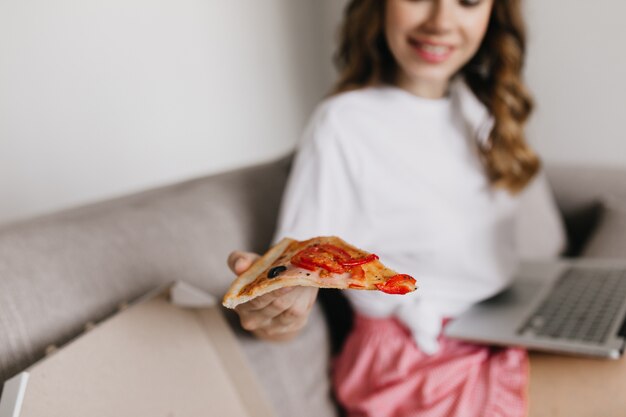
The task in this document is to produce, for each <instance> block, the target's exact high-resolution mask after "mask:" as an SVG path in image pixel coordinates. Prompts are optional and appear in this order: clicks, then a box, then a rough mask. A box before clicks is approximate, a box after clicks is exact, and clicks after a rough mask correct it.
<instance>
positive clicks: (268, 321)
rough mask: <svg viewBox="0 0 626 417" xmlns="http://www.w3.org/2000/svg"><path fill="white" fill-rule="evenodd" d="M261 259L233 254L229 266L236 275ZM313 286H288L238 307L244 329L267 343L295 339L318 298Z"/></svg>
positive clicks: (250, 254) (242, 254) (257, 256)
mask: <svg viewBox="0 0 626 417" xmlns="http://www.w3.org/2000/svg"><path fill="white" fill-rule="evenodd" d="M258 258H259V255H257V254H255V253H250V252H240V251H234V252H232V253H231V254H230V255H229V256H228V266H229V267H230V269H231V270H232V271H233V272H234V273H235V274H237V275H241V274H243V273H244V272H245V271H246V270H248V268H250V266H251V265H252V264H253V263H254V261H256V260H257V259H258ZM317 291H318V289H317V288H314V287H287V288H281V289H279V290H276V291H272V292H270V293H268V294H264V295H262V296H260V297H257V298H254V299H252V300H250V301H248V302H247V303H243V304H239V305H238V306H237V307H235V311H236V312H237V313H238V314H239V319H240V320H241V326H242V327H243V328H244V329H246V330H249V331H251V332H252V333H254V335H256V336H257V337H259V338H261V339H265V340H272V341H282V340H289V339H291V338H293V337H294V336H295V335H297V334H298V332H299V331H300V330H301V329H302V328H303V327H304V325H305V324H306V322H307V319H308V318H309V313H310V312H311V308H312V307H313V304H314V303H315V298H316V297H317Z"/></svg>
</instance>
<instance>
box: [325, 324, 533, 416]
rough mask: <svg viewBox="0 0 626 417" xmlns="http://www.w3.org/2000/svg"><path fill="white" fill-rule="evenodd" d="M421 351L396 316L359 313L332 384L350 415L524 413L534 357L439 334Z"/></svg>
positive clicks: (482, 414) (510, 349)
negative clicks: (435, 343)
mask: <svg viewBox="0 0 626 417" xmlns="http://www.w3.org/2000/svg"><path fill="white" fill-rule="evenodd" d="M439 342H440V346H441V348H440V350H439V352H438V353H437V354H435V355H432V356H428V355H426V354H424V353H422V352H421V351H420V350H419V348H418V347H417V345H416V344H415V342H414V341H413V339H412V337H411V335H410V333H409V331H408V330H407V329H406V328H405V327H404V326H403V325H402V324H401V323H400V322H399V321H397V320H396V319H393V318H388V319H373V318H366V317H363V316H359V315H357V316H356V318H355V326H354V329H353V331H352V333H351V334H350V336H349V337H348V340H347V341H346V344H345V346H344V348H343V351H342V352H341V354H340V355H339V356H338V357H337V358H336V360H335V363H334V367H333V368H334V369H333V382H334V389H335V394H336V396H337V399H338V400H339V402H340V403H341V404H342V406H343V407H344V408H345V409H346V411H347V413H348V416H349V417H409V416H420V417H444V416H445V417H522V416H525V415H526V413H527V398H526V386H527V383H528V355H527V353H526V351H525V350H523V349H518V348H494V347H487V346H480V345H474V344H469V343H463V342H459V341H454V340H451V339H447V338H445V337H443V336H440V338H439Z"/></svg>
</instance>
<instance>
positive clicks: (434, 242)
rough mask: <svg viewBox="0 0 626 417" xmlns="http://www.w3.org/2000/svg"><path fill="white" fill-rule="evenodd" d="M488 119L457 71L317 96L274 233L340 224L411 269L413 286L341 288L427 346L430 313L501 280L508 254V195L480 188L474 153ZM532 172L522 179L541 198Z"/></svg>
mask: <svg viewBox="0 0 626 417" xmlns="http://www.w3.org/2000/svg"><path fill="white" fill-rule="evenodd" d="M490 120H491V119H490V118H489V116H488V114H487V112H486V110H485V108H484V107H483V106H482V104H480V102H478V100H476V98H475V97H474V96H473V94H472V93H471V92H470V91H469V89H468V88H467V86H465V84H464V83H462V82H455V83H453V85H452V87H451V91H450V94H449V96H448V97H446V98H442V99H436V100H431V99H424V98H420V97H417V96H414V95H412V94H410V93H408V92H406V91H404V90H402V89H399V88H397V87H393V86H380V87H372V88H366V89H361V90H357V91H352V92H347V93H342V94H339V95H336V96H334V97H331V98H329V99H327V100H325V101H324V102H322V103H321V104H320V105H319V106H318V108H317V110H316V111H315V113H314V115H313V117H312V118H311V120H310V123H309V125H308V127H307V128H306V130H305V132H304V134H303V137H302V141H301V143H300V146H299V149H298V153H297V155H296V158H295V160H294V165H293V168H292V172H291V175H290V178H289V180H288V183H287V188H286V191H285V195H284V197H283V202H282V206H281V211H280V216H279V221H278V229H277V231H276V234H275V238H274V240H275V241H277V240H279V239H280V238H282V237H285V236H288V237H292V238H295V239H299V240H304V239H308V238H310V237H313V236H324V235H336V236H340V237H342V238H343V239H345V240H346V241H348V242H350V243H351V244H353V245H355V246H357V247H361V248H363V249H365V250H367V251H369V252H373V253H376V254H378V255H379V256H380V259H381V261H382V262H383V263H385V264H387V265H388V266H389V267H391V268H393V269H395V270H396V271H398V272H400V273H406V274H409V275H412V276H413V277H415V278H416V280H417V282H418V286H419V288H418V290H417V291H416V292H414V293H411V294H407V295H404V296H397V295H389V294H384V293H380V292H376V291H357V290H351V291H346V295H347V296H348V299H349V300H350V301H351V303H352V305H353V306H354V308H355V309H356V310H357V311H358V312H359V313H360V314H363V315H367V316H374V317H386V316H390V315H395V316H396V317H398V318H399V319H400V320H401V321H403V322H404V323H405V324H406V325H407V326H408V327H409V329H411V331H412V333H413V336H414V338H415V340H416V341H417V343H418V344H419V345H420V347H421V348H422V349H423V350H424V351H426V352H434V351H436V349H437V343H436V337H437V335H438V333H439V332H440V330H441V323H442V319H443V318H445V317H452V316H455V315H456V314H458V313H460V312H461V311H463V310H464V309H466V308H467V307H469V306H470V305H472V304H473V303H475V302H477V301H479V300H482V299H484V298H486V297H488V296H490V295H492V294H494V293H496V292H497V291H499V290H501V289H502V288H503V287H504V286H506V285H507V284H508V283H509V282H510V280H511V278H512V274H513V272H514V270H515V268H516V265H517V262H518V259H519V256H520V251H519V247H518V242H517V239H516V236H517V234H518V233H517V232H516V227H517V226H516V225H517V223H518V222H517V220H516V219H517V217H518V216H517V211H518V207H519V206H520V196H512V195H511V194H509V193H508V192H507V191H504V190H496V189H494V188H492V187H491V186H490V184H489V181H488V179H487V176H486V174H485V171H484V169H483V166H482V165H481V162H480V160H479V157H478V144H479V143H480V142H481V141H484V140H485V139H486V135H487V134H488V132H489V129H490V127H491V124H490ZM538 181H543V179H542V177H539V180H538ZM538 181H535V182H538ZM543 183H544V184H543V185H541V186H540V187H537V186H535V187H534V188H538V189H539V190H538V191H539V194H540V195H543V196H546V197H542V198H543V199H544V200H545V199H546V198H549V193H547V192H545V190H546V187H545V181H543ZM535 194H537V193H535ZM542 206H543V207H544V209H543V210H541V211H542V215H544V216H547V218H548V220H547V221H546V223H548V224H550V225H552V226H554V227H553V229H554V230H557V236H556V238H552V242H544V246H545V248H546V249H545V254H539V255H540V256H541V255H545V256H551V255H555V254H557V253H558V252H559V251H560V249H561V248H562V245H563V240H564V239H563V232H562V227H561V228H559V226H560V222H559V219H558V217H557V214H556V210H555V209H554V205H553V202H551V201H545V202H544V203H542ZM558 233H560V235H558Z"/></svg>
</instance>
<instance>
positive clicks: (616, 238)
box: [0, 157, 626, 417]
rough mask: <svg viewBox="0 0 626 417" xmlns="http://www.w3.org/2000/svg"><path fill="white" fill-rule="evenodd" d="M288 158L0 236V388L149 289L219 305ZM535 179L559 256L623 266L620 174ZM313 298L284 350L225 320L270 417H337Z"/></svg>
mask: <svg viewBox="0 0 626 417" xmlns="http://www.w3.org/2000/svg"><path fill="white" fill-rule="evenodd" d="M289 161H290V158H289V157H286V158H283V159H281V160H279V161H276V162H272V163H269V164H264V165H261V166H256V167H252V168H247V169H242V170H237V171H233V172H228V173H223V174H219V175H212V176H208V177H205V178H200V179H196V180H192V181H188V182H184V183H180V184H175V185H171V186H167V187H162V188H158V189H154V190H149V191H146V192H143V193H139V194H134V195H130V196H127V197H123V198H118V199H114V200H109V201H104V202H101V203H97V204H93V205H90V206H86V207H81V208H77V209H71V210H66V211H63V212H60V213H57V214H53V215H49V216H45V217H41V218H36V219H32V220H28V221H22V222H18V223H14V224H9V225H5V226H2V227H0V383H1V382H2V381H4V380H5V379H7V378H8V377H10V376H12V375H14V374H15V373H17V372H19V371H20V370H22V369H24V368H26V367H27V366H28V365H30V364H32V363H33V362H35V361H37V360H38V359H40V358H42V357H43V356H44V353H45V350H46V347H47V346H49V345H51V344H55V345H61V344H63V343H64V342H66V341H68V340H70V339H71V338H73V337H75V336H76V335H77V334H79V333H80V332H81V331H82V330H83V328H84V326H85V323H87V322H90V321H98V320H101V319H103V318H105V317H107V316H108V315H110V314H111V313H112V312H114V311H115V310H116V308H117V306H118V305H119V304H120V303H122V302H125V301H130V300H132V299H134V298H136V297H138V296H139V295H141V294H143V293H145V292H147V291H148V290H150V289H152V288H154V287H155V286H156V285H158V284H161V283H166V282H170V281H172V280H176V279H182V280H185V281H187V282H190V283H192V284H194V285H196V286H198V287H201V288H204V289H206V290H208V291H209V292H211V293H213V294H215V295H217V296H221V295H222V294H223V293H224V292H225V290H226V288H227V287H228V285H229V283H230V282H231V280H232V279H233V275H232V273H231V272H230V271H229V270H228V268H227V266H226V262H225V260H226V257H227V255H228V253H229V252H230V251H231V250H233V249H245V250H251V251H256V252H262V251H263V250H264V249H266V248H267V246H268V244H269V242H270V239H271V237H272V232H273V230H274V226H275V220H276V213H277V209H278V206H279V201H280V197H281V193H282V189H283V187H284V184H285V180H286V177H287V174H288V170H289ZM547 173H548V178H549V180H550V183H551V185H552V187H553V188H554V190H555V193H556V197H557V201H558V203H559V205H560V207H561V208H562V210H563V215H564V217H565V220H566V224H567V228H568V234H569V237H570V246H569V249H568V254H569V255H571V256H577V255H580V254H583V255H588V256H596V257H624V258H626V170H611V169H602V168H593V167H588V168H580V167H573V166H569V167H568V166H561V167H548V169H547ZM322 293H324V294H325V295H324V296H323V297H322V303H319V304H318V305H317V306H316V307H315V309H314V312H313V314H312V316H311V319H310V322H309V324H308V325H307V327H306V329H305V331H304V332H303V333H302V334H301V335H300V336H299V337H298V338H297V339H296V340H294V341H291V342H288V343H277V344H272V343H266V342H261V341H257V340H255V339H253V338H251V337H250V336H248V335H247V334H245V333H244V332H243V331H241V330H240V329H239V328H238V326H237V322H236V318H235V317H233V316H232V314H230V313H227V314H228V317H229V318H230V319H231V320H232V322H233V327H234V328H235V329H236V331H237V333H238V336H239V340H240V342H241V346H242V347H243V350H244V352H245V353H246V355H247V356H248V357H249V358H250V360H251V363H252V364H253V369H254V371H255V372H256V373H257V375H258V378H259V379H260V381H261V383H262V385H263V386H264V387H266V390H265V391H266V395H267V396H268V398H269V399H270V401H271V402H273V403H274V405H275V407H276V409H277V411H278V414H279V415H280V416H285V417H287V416H295V415H297V416H315V417H322V416H334V415H337V410H336V408H335V404H334V402H333V400H332V398H331V393H330V383H329V378H328V370H329V363H330V357H331V349H332V348H333V346H334V347H335V348H336V347H337V343H338V342H340V339H341V335H342V334H344V333H345V330H346V328H347V327H348V326H349V317H347V316H348V314H347V313H346V312H345V310H344V308H345V305H344V304H342V303H341V299H340V298H338V297H336V295H337V293H333V292H322ZM321 306H325V308H322V307H321ZM323 311H325V312H326V313H327V314H330V315H331V316H332V318H333V320H326V319H325V316H324V314H323ZM329 322H332V323H333V324H334V326H330V327H329V326H328V325H327V323H329ZM337 325H338V326H337ZM331 336H332V337H331ZM333 341H334V342H336V343H335V344H334V345H333V344H331V342H333Z"/></svg>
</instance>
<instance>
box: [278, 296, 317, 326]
mask: <svg viewBox="0 0 626 417" xmlns="http://www.w3.org/2000/svg"><path fill="white" fill-rule="evenodd" d="M316 295H317V288H316V289H315V291H309V292H306V293H304V294H302V295H301V296H300V297H298V298H297V299H296V300H295V301H294V302H293V304H292V305H291V307H290V308H288V309H285V310H284V311H282V312H281V313H280V314H277V315H276V316H275V317H274V319H273V321H272V324H276V325H277V326H282V327H292V326H293V325H295V324H299V326H300V327H301V326H303V325H304V323H306V320H307V318H308V316H309V312H310V311H311V308H312V307H313V304H314V303H315V298H316V297H315V296H316ZM293 330H295V329H293Z"/></svg>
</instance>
